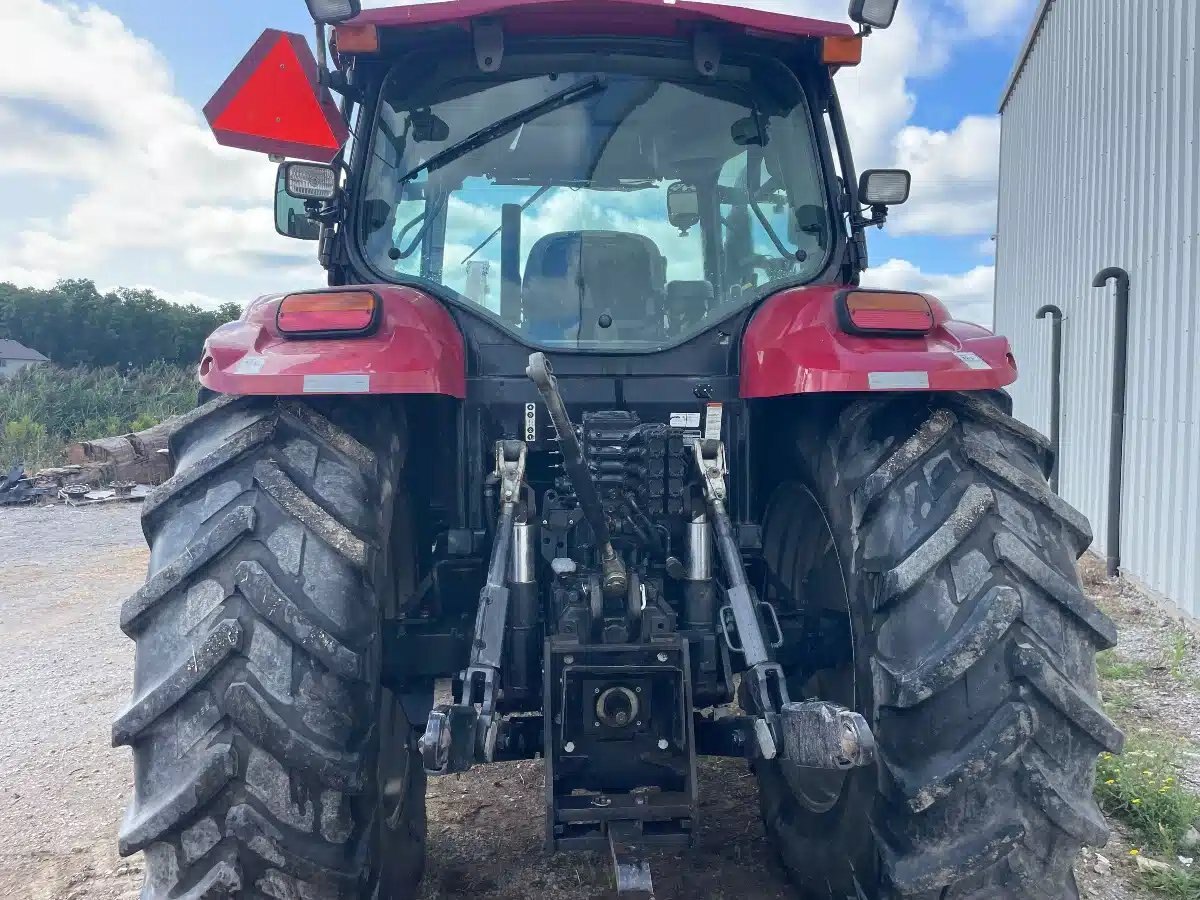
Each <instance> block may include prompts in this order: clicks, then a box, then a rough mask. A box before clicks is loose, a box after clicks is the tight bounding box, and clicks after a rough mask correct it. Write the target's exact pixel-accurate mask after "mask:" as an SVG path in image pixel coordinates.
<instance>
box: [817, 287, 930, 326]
mask: <svg viewBox="0 0 1200 900" xmlns="http://www.w3.org/2000/svg"><path fill="white" fill-rule="evenodd" d="M838 318H839V319H840V320H841V325H842V330H844V331H847V332H849V333H850V334H864V335H877V336H878V335H882V336H893V337H919V336H921V335H924V334H929V332H931V331H933V326H934V321H933V310H932V309H931V308H930V306H929V301H928V300H926V299H925V298H924V297H922V296H921V295H920V294H907V293H896V292H894V291H847V292H846V293H844V294H842V296H841V298H840V299H839V301H838Z"/></svg>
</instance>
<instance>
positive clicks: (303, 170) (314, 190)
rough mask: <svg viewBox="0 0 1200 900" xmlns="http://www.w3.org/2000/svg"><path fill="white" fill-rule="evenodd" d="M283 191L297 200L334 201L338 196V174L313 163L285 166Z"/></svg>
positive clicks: (295, 163)
mask: <svg viewBox="0 0 1200 900" xmlns="http://www.w3.org/2000/svg"><path fill="white" fill-rule="evenodd" d="M283 173H284V178H283V189H284V191H286V192H287V195H288V196H289V197H295V198H296V199H297V200H324V201H328V200H332V199H333V198H334V197H336V196H337V172H336V171H335V170H334V168H333V167H332V166H321V165H316V164H313V163H300V162H287V163H284V164H283Z"/></svg>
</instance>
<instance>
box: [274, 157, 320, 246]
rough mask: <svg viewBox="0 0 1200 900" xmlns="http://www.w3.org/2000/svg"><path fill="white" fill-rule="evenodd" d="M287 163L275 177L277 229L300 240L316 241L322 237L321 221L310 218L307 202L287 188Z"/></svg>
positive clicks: (286, 235)
mask: <svg viewBox="0 0 1200 900" xmlns="http://www.w3.org/2000/svg"><path fill="white" fill-rule="evenodd" d="M287 166H288V164H287V163H284V164H283V165H282V166H280V167H279V174H278V175H277V176H276V177H275V230H276V231H277V232H279V233H280V234H282V235H283V236H284V237H290V238H295V239H296V240H300V241H315V240H318V239H319V238H320V237H321V223H320V222H317V221H316V220H314V219H311V218H309V215H308V210H307V209H306V208H305V204H306V203H308V201H307V200H304V199H302V198H299V197H293V196H292V195H291V194H289V193H288V190H287Z"/></svg>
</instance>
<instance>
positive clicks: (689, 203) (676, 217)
mask: <svg viewBox="0 0 1200 900" xmlns="http://www.w3.org/2000/svg"><path fill="white" fill-rule="evenodd" d="M667 220H668V221H669V222H670V223H671V224H672V225H673V226H675V227H676V228H678V229H679V231H680V234H681V235H683V236H686V235H687V233H688V231H690V230H691V229H693V228H695V227H696V226H697V225H698V224H700V197H699V195H698V194H697V193H696V186H695V185H693V184H687V183H686V182H683V181H677V182H675V183H674V184H673V185H671V186H670V187H669V188H667Z"/></svg>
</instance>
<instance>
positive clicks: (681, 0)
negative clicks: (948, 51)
mask: <svg viewBox="0 0 1200 900" xmlns="http://www.w3.org/2000/svg"><path fill="white" fill-rule="evenodd" d="M480 17H488V18H498V19H500V20H502V21H503V22H504V25H505V27H506V29H509V30H511V32H513V33H516V34H553V35H561V34H619V35H648V36H654V37H672V36H676V35H679V34H681V33H686V32H687V31H688V30H689V29H692V28H695V26H697V25H704V24H723V25H730V26H735V27H740V28H742V29H744V30H746V31H749V32H753V33H755V34H758V35H761V36H764V37H775V38H780V39H789V38H790V39H794V38H823V37H845V36H849V35H853V34H854V33H855V31H854V29H853V28H852V27H851V26H850V25H849V24H847V23H844V22H827V21H823V20H821V19H808V18H805V17H803V16H792V15H787V14H784V13H777V12H766V11H764V10H759V9H745V8H743V7H739V6H724V5H721V4H716V3H706V2H695V0H442V2H436V3H418V4H411V5H405V6H393V7H388V8H386V9H372V10H367V11H364V12H362V13H360V14H359V15H358V16H357V17H356V18H355V19H353V20H352V24H355V25H376V26H378V27H380V28H389V29H390V28H429V27H436V26H455V25H457V26H461V27H464V28H465V27H468V26H469V22H470V20H471V19H475V18H480Z"/></svg>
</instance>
